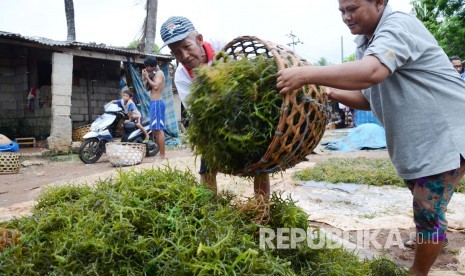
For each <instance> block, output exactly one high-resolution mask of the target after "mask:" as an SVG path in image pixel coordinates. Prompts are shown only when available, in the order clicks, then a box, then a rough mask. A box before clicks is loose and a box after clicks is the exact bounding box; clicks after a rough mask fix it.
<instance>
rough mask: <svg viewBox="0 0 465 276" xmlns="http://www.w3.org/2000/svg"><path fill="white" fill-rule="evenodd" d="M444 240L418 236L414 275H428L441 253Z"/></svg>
mask: <svg viewBox="0 0 465 276" xmlns="http://www.w3.org/2000/svg"><path fill="white" fill-rule="evenodd" d="M443 247H444V241H432V240H425V239H423V238H422V237H417V242H416V244H415V260H414V261H413V266H412V269H411V271H412V275H415V276H426V275H428V271H429V270H430V268H431V266H432V265H433V264H434V261H435V260H436V258H437V257H438V256H439V254H440V253H441V250H442V248H443Z"/></svg>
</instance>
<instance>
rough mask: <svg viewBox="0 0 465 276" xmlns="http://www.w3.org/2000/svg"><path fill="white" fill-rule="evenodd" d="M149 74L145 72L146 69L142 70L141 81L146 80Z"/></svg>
mask: <svg viewBox="0 0 465 276" xmlns="http://www.w3.org/2000/svg"><path fill="white" fill-rule="evenodd" d="M148 77H149V73H148V72H147V70H146V69H142V80H144V79H148Z"/></svg>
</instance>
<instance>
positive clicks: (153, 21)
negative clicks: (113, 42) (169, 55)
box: [138, 0, 158, 54]
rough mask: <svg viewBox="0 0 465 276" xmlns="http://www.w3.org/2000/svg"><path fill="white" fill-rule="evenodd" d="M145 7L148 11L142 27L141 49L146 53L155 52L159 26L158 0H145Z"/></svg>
mask: <svg viewBox="0 0 465 276" xmlns="http://www.w3.org/2000/svg"><path fill="white" fill-rule="evenodd" d="M142 1H143V0H141V2H142ZM145 1H146V2H145V9H146V11H147V13H146V16H145V19H144V24H143V25H142V28H141V38H140V40H139V41H140V43H139V47H138V49H139V51H142V50H143V51H144V53H149V54H153V53H155V32H156V26H157V13H158V0H145Z"/></svg>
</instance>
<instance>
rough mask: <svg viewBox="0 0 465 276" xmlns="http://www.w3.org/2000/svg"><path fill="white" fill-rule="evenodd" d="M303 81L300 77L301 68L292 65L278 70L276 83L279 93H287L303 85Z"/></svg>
mask: <svg viewBox="0 0 465 276" xmlns="http://www.w3.org/2000/svg"><path fill="white" fill-rule="evenodd" d="M304 84H305V82H304V81H303V79H302V68H300V67H292V68H286V69H282V70H279V71H278V78H277V80H276V85H277V86H278V89H279V93H281V94H284V93H289V92H291V91H293V90H295V89H298V88H300V87H302V86H304Z"/></svg>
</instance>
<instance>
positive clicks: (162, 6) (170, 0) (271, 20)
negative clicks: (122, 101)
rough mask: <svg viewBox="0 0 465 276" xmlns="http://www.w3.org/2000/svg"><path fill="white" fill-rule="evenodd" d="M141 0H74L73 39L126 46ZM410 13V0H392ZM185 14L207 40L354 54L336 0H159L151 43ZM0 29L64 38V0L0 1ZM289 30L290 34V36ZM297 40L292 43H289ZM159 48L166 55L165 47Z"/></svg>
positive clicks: (307, 55)
mask: <svg viewBox="0 0 465 276" xmlns="http://www.w3.org/2000/svg"><path fill="white" fill-rule="evenodd" d="M142 2H145V1H143V0H74V13H75V24H76V40H77V41H79V42H86V43H88V42H96V43H97V44H100V43H104V44H106V45H108V46H124V47H125V46H128V45H129V43H131V42H132V41H133V40H136V39H138V38H139V35H140V29H141V26H142V23H143V19H144V17H145V6H144V4H143V3H142ZM389 4H390V5H391V6H392V8H393V9H394V10H397V11H403V12H406V13H409V12H410V11H411V4H410V0H390V1H389ZM174 15H177V16H185V17H187V18H189V19H190V20H191V21H192V23H193V24H194V26H195V28H196V29H197V30H198V31H199V33H201V34H203V36H204V38H205V39H220V40H223V41H224V42H226V43H227V42H229V41H231V40H233V39H234V38H236V37H239V36H244V35H252V36H256V37H258V38H260V39H262V40H268V41H270V42H273V43H275V44H279V45H283V46H288V47H289V48H291V49H293V48H294V50H295V52H296V53H297V54H298V55H299V56H301V57H302V58H304V59H306V60H307V61H309V62H311V63H316V62H318V60H320V59H321V58H325V59H326V60H327V61H328V62H330V63H333V64H337V63H340V62H341V60H342V56H344V57H347V56H349V55H351V54H353V53H354V47H355V44H354V43H353V39H354V36H353V35H352V34H351V33H350V31H349V30H348V28H347V27H346V26H345V25H344V23H343V22H342V20H341V16H340V12H339V10H338V1H336V0H284V1H282V0H279V1H278V0H235V1H225V0H158V15H157V33H156V38H155V43H156V44H158V45H160V46H161V45H162V44H163V42H162V40H161V38H160V35H159V33H160V26H161V25H162V24H163V22H164V21H165V20H166V19H167V18H168V17H170V16H174ZM0 31H5V32H11V33H18V34H21V35H24V36H37V37H45V38H49V39H54V40H61V41H65V40H66V37H67V26H66V16H65V9H64V0H0ZM290 34H293V35H294V36H295V37H294V40H292V38H291V36H290ZM293 41H294V42H297V41H300V42H302V43H297V44H295V45H292V44H291V45H288V44H290V43H292V42H293ZM161 53H163V54H169V49H168V48H167V47H166V48H163V49H162V51H161Z"/></svg>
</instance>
